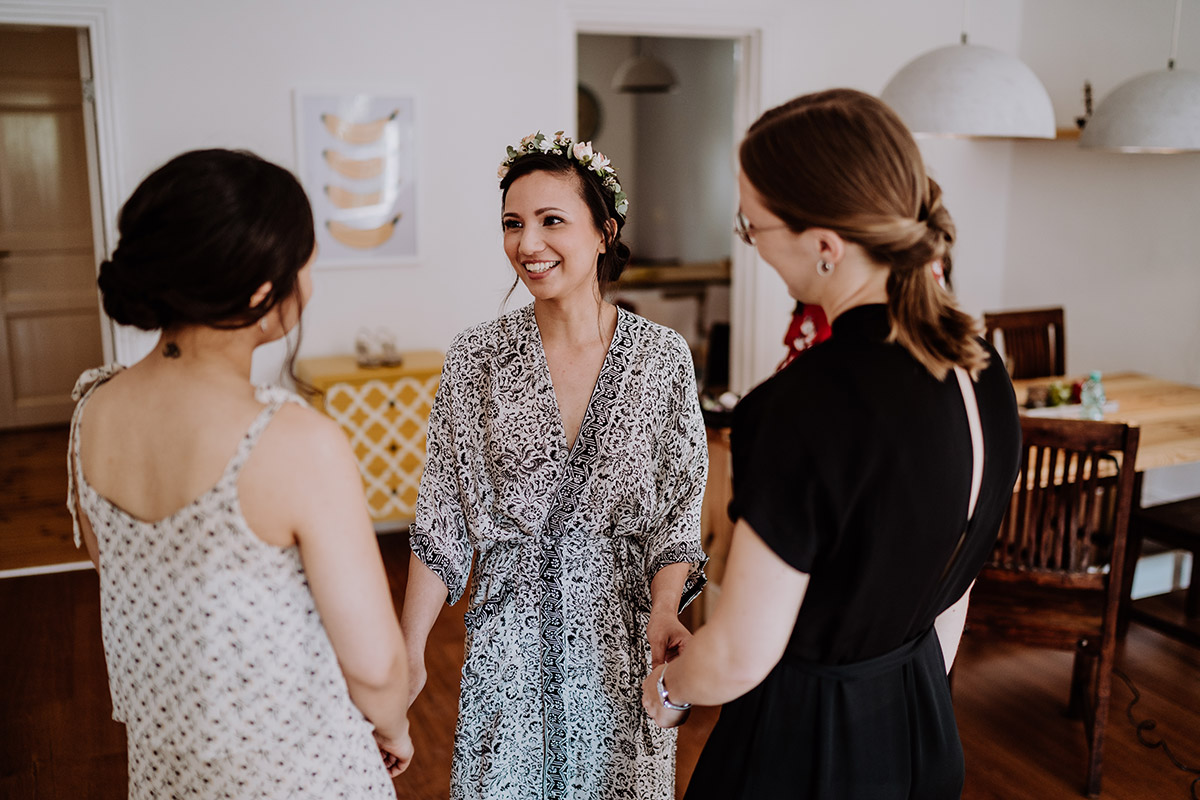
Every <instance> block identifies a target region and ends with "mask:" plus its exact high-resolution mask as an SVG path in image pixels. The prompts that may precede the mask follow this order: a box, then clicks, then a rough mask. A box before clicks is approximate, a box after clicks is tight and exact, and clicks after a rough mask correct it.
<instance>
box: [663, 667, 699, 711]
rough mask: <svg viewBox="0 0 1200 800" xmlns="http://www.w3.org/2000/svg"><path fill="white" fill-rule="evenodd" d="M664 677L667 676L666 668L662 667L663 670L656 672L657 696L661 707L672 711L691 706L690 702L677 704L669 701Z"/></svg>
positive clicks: (682, 709)
mask: <svg viewBox="0 0 1200 800" xmlns="http://www.w3.org/2000/svg"><path fill="white" fill-rule="evenodd" d="M666 677H667V668H666V667H663V671H662V672H660V673H658V696H659V697H660V698H661V699H662V704H663V708H669V709H671V710H672V711H687V710H688V709H689V708H691V707H692V704H691V703H684V704H682V705H679V704H678V703H672V702H671V698H670V696H669V695H668V694H667V687H666V684H664V683H663V679H664V678H666Z"/></svg>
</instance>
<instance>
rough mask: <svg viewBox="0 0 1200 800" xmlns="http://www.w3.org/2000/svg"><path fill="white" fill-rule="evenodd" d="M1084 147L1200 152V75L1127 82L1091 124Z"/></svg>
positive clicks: (1178, 72)
mask: <svg viewBox="0 0 1200 800" xmlns="http://www.w3.org/2000/svg"><path fill="white" fill-rule="evenodd" d="M1079 146H1080V147H1094V148H1097V149H1101V150H1119V151H1123V152H1126V153H1181V152H1187V151H1195V150H1200V72H1192V71H1190V70H1185V69H1164V70H1159V71H1157V72H1148V73H1146V74H1145V75H1139V76H1138V77H1136V78H1133V79H1131V80H1128V81H1125V83H1122V84H1121V85H1120V86H1118V87H1117V88H1115V89H1113V90H1112V91H1111V92H1110V93H1109V94H1108V96H1107V97H1105V98H1104V100H1103V101H1101V103H1100V105H1099V106H1097V107H1096V111H1095V112H1094V113H1093V114H1092V116H1091V117H1090V118H1088V121H1087V125H1086V126H1084V129H1083V134H1082V135H1081V136H1080V137H1079Z"/></svg>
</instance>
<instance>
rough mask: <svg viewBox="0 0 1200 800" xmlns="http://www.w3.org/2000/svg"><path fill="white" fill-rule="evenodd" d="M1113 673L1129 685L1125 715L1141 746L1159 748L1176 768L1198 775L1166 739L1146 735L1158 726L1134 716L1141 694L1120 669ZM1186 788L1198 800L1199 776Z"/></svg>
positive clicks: (1193, 798) (1149, 720)
mask: <svg viewBox="0 0 1200 800" xmlns="http://www.w3.org/2000/svg"><path fill="white" fill-rule="evenodd" d="M1113 675H1116V676H1117V677H1118V678H1120V679H1121V680H1123V681H1124V682H1125V685H1126V686H1128V687H1129V691H1130V693H1131V694H1132V695H1133V699H1132V700H1130V701H1129V706H1128V707H1127V708H1126V709H1125V716H1126V717H1127V718H1128V719H1129V724H1130V725H1132V726H1133V728H1134V730H1135V731H1136V732H1137V740H1138V742H1139V743H1140V744H1141V745H1142V746H1143V747H1148V748H1150V749H1151V750H1158V749H1161V750H1162V751H1163V753H1164V754H1165V755H1166V756H1167V758H1168V759H1169V760H1170V762H1171V764H1173V765H1174V766H1175V768H1176V769H1178V770H1180V771H1182V772H1188V773H1191V774H1192V775H1200V769H1198V768H1196V767H1191V766H1188V765H1187V764H1184V763H1183V762H1182V761H1180V760H1179V759H1178V758H1177V757H1176V755H1175V753H1174V752H1172V751H1171V747H1170V745H1168V744H1167V742H1166V740H1164V739H1151V738H1150V737H1148V736H1146V734H1147V733H1149V732H1150V731H1152V730H1154V729H1155V728H1156V727H1158V723H1157V722H1155V721H1154V720H1152V719H1144V720H1142V721H1141V722H1138V721H1137V720H1136V719H1135V718H1134V716H1133V707H1134V706H1135V705H1137V704H1138V701H1139V700H1141V699H1142V694H1141V692H1139V691H1138V690H1137V687H1135V686H1134V685H1133V681H1132V680H1130V679H1129V676H1128V675H1126V674H1125V673H1124V672H1122V671H1121V670H1119V669H1117V668H1116V667H1113ZM1188 788H1189V790H1190V791H1189V794H1190V795H1191V797H1192V800H1200V794H1198V793H1197V792H1198V791H1200V777H1198V778H1196V779H1195V780H1193V781H1192V784H1191V786H1190V787H1188Z"/></svg>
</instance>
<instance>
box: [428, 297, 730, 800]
mask: <svg viewBox="0 0 1200 800" xmlns="http://www.w3.org/2000/svg"><path fill="white" fill-rule="evenodd" d="M427 454H428V458H427V462H426V466H425V472H424V474H423V476H422V480H421V486H420V491H419V494H418V498H417V509H416V522H415V523H414V525H413V526H412V529H411V532H410V539H411V543H412V550H413V553H414V554H416V555H417V557H418V558H420V559H421V560H422V562H424V563H425V564H426V565H428V566H429V568H430V569H432V570H433V571H434V572H435V573H436V574H437V575H438V576H439V577H440V578H441V579H442V580H443V581H445V583H446V585H447V586H448V587H449V589H450V593H449V597H448V600H449V602H451V603H454V602H457V600H458V598H459V597H460V596H461V595H462V594H463V592H464V591H465V589H466V584H467V575H468V572H470V571H471V563H472V557H473V556H474V571H473V573H472V576H473V577H472V581H471V597H470V603H469V607H468V609H467V613H466V628H467V639H466V658H465V663H464V666H463V672H462V691H461V697H460V704H459V717H458V728H457V732H456V735H455V744H454V761H453V768H452V777H451V787H450V797H451V798H452V800H467V799H471V800H473V799H474V798H489V799H496V800H500V799H503V800H535V799H536V800H543V799H545V800H559V799H560V798H571V800H619V799H620V798H629V800H670V798H674V796H675V792H674V782H675V731H674V730H662V729H660V728H658V727H657V726H655V725H654V724H653V723H652V722H651V721H650V720H649V718H648V717H647V716H646V713H645V712H644V711H643V710H642V707H641V702H640V699H641V682H642V679H643V678H644V677H645V676H646V673H647V672H648V670H649V665H650V646H649V643H648V641H647V639H646V623H647V620H648V616H649V610H650V582H651V580H652V579H653V577H654V575H655V573H657V572H658V570H659V569H661V568H662V567H664V566H666V565H668V564H673V563H681V562H695V563H697V565H700V564H702V563H703V562H704V560H705V558H704V552H703V550H702V549H701V546H700V506H701V501H702V498H703V495H704V484H705V478H706V474H707V469H708V448H707V441H706V436H705V430H704V422H703V418H702V416H701V413H700V403H699V397H698V394H697V391H696V379H695V373H694V370H693V366H692V358H691V353H690V351H689V350H688V347H687V344H686V343H685V342H684V340H683V337H681V336H680V335H679V334H678V333H676V332H675V331H672V330H670V329H669V328H664V327H662V326H660V325H656V324H654V323H652V322H649V321H647V320H645V319H642V318H641V317H638V316H636V315H634V314H631V313H628V312H626V311H624V310H620V311H619V312H618V317H617V327H616V333H615V335H614V337H613V341H612V344H611V345H610V347H609V351H608V355H607V356H606V358H605V361H604V365H603V366H602V367H601V370H600V375H599V378H598V380H597V382H596V386H595V389H594V391H593V394H592V397H591V401H590V403H589V405H588V408H587V411H586V412H585V414H584V417H583V422H582V425H581V428H580V431H579V435H578V437H577V438H576V441H575V442H574V445H573V446H572V447H570V448H568V447H567V443H566V435H565V433H564V431H563V425H562V420H561V417H560V416H559V411H558V405H557V403H556V401H555V396H554V387H553V383H552V382H551V379H550V372H549V368H548V366H547V364H546V357H545V351H544V350H543V348H542V342H541V335H540V332H539V331H538V327H537V322H536V320H535V318H534V313H533V306H532V305H528V306H525V307H524V308H521V309H518V310H516V311H513V312H510V313H508V314H506V315H504V316H502V317H501V318H499V319H497V320H494V321H492V322H489V323H485V324H482V325H479V326H476V327H474V328H471V329H469V330H467V331H465V332H464V333H462V334H460V335H459V336H458V337H457V338H456V339H455V341H454V343H453V344H452V345H451V347H450V349H449V351H448V352H447V354H446V361H445V366H444V368H443V371H442V379H441V384H440V387H439V389H438V393H437V396H436V398H435V400H434V404H433V410H432V412H431V414H430V422H429V434H428V444H427ZM703 580H704V577H703V572H702V570H701V569H700V567H699V566H697V568H696V569H695V570H694V571H693V572H692V574H691V576H690V579H689V581H688V587H687V588H686V589H685V599H690V597H691V596H694V594H695V592H697V591H699V588H700V586H701V584H702V583H703Z"/></svg>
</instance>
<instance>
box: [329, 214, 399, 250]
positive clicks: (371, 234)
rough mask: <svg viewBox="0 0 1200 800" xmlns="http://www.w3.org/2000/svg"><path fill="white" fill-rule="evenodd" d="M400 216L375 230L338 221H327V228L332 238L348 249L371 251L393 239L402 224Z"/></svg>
mask: <svg viewBox="0 0 1200 800" xmlns="http://www.w3.org/2000/svg"><path fill="white" fill-rule="evenodd" d="M400 216H401V215H400V214H397V215H396V216H394V217H392V218H391V219H390V220H388V221H387V222H385V223H383V224H382V225H380V226H378V227H375V228H353V227H351V226H349V225H347V224H346V223H344V222H339V221H338V220H336V219H331V220H327V221H326V222H325V227H326V228H327V229H328V230H329V234H330V236H332V237H333V238H334V239H336V240H337V241H339V242H341V243H342V244H344V245H346V246H347V247H353V248H354V249H356V250H371V249H373V248H376V247H379V246H380V245H382V244H383V243H384V242H386V241H387V240H388V239H390V238H392V234H393V233H395V231H396V225H397V224H398V223H399V222H400Z"/></svg>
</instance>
